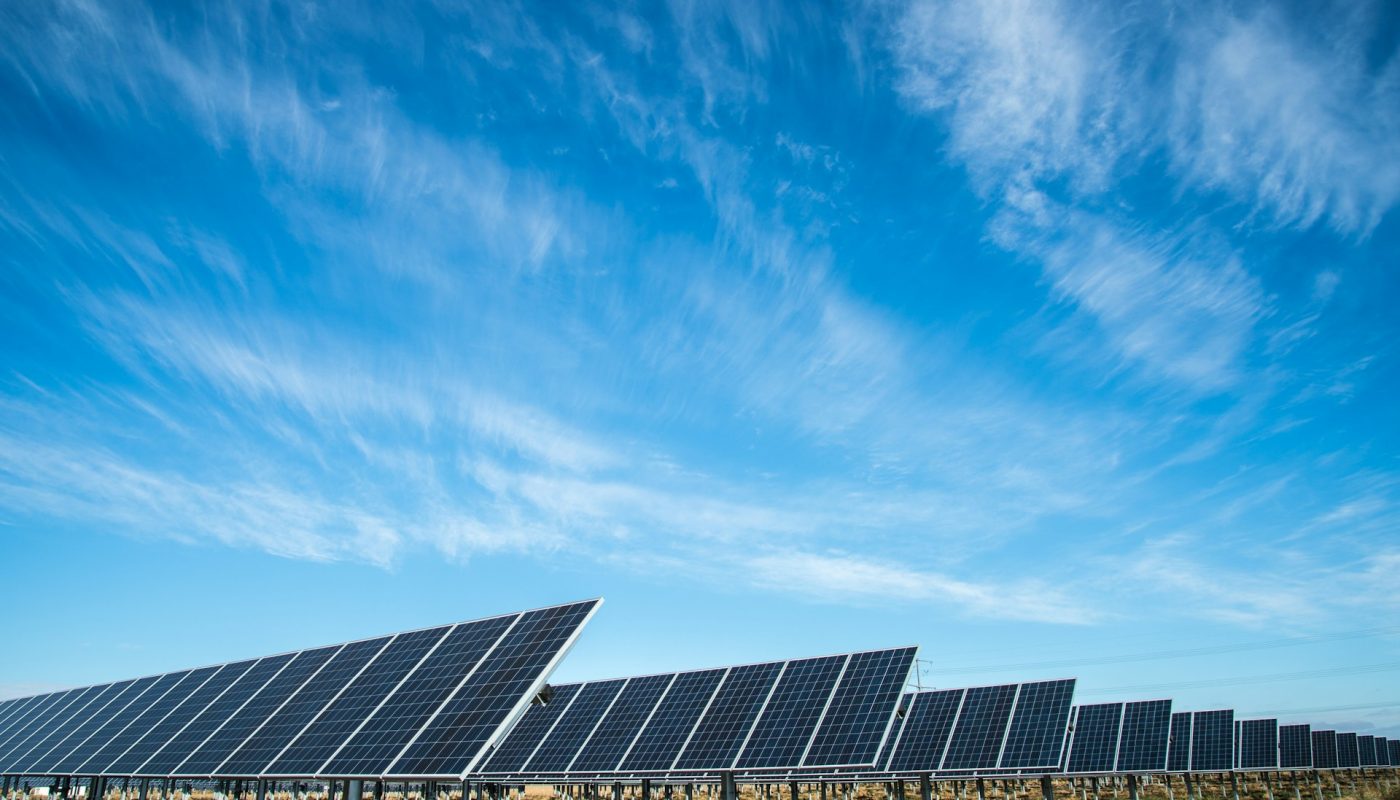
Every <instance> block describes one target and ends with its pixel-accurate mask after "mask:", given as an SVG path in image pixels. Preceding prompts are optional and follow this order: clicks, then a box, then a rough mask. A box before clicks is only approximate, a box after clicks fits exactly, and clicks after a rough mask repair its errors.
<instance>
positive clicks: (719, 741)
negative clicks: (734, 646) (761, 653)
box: [675, 663, 783, 770]
mask: <svg viewBox="0 0 1400 800" xmlns="http://www.w3.org/2000/svg"><path fill="white" fill-rule="evenodd" d="M782 667H783V665H782V664H780V663H774V664H748V665H745V666H742V667H732V668H731V669H730V670H729V675H728V677H727V678H725V681H724V684H723V685H721V686H720V688H719V693H718V694H716V695H715V697H714V702H712V703H711V704H710V708H709V710H708V711H706V712H705V716H703V717H702V718H701V719H700V723H699V725H697V726H696V728H695V733H694V735H693V736H692V737H691V739H690V743H689V744H688V745H686V748H685V751H684V752H682V753H681V756H680V759H679V760H678V761H677V762H676V766H675V768H676V769H679V770H705V769H728V768H729V767H730V765H731V764H732V763H733V762H734V757H735V756H736V755H738V753H739V748H740V747H741V746H742V745H743V740H744V737H745V736H746V735H747V734H748V732H749V728H750V727H752V726H753V723H754V720H756V719H757V718H758V712H759V710H760V709H761V708H762V707H763V703H764V701H765V700H766V699H767V698H768V694H769V691H770V690H771V689H772V688H773V686H774V682H775V681H776V680H777V679H778V673H779V672H780V671H781V670H782Z"/></svg>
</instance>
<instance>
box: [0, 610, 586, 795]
mask: <svg viewBox="0 0 1400 800" xmlns="http://www.w3.org/2000/svg"><path fill="white" fill-rule="evenodd" d="M599 602H600V601H597V600H594V601H587V602H584V603H574V604H569V605H565V606H555V607H552V608H547V609H537V610H535V611H527V612H517V613H514V614H509V615H502V616H500V617H493V618H489V619H486V620H475V621H472V622H465V623H459V624H457V625H448V626H441V627H438V628H432V629H425V630H420V631H410V632H407V633H403V634H396V635H393V636H388V637H380V638H376V639H367V640H362V641H358V642H350V643H347V644H343V645H334V646H331V647H323V648H317V649H314V650H305V651H301V652H297V653H287V654H283V655H280V656H270V657H268V658H264V659H254V660H248V661H242V662H236V663H231V664H221V665H214V666H210V667H204V668H200V669H196V670H182V671H177V672H170V673H166V674H163V675H153V676H148V677H144V678H138V679H134V680H129V681H122V682H118V683H112V684H103V685H100V686H89V687H83V688H81V689H74V690H67V691H64V692H55V693H50V694H47V695H38V696H35V697H29V698H20V699H17V700H13V701H8V702H6V701H0V759H3V761H0V766H3V767H8V771H7V773H6V774H9V775H80V776H86V775H96V774H100V775H107V776H118V777H120V776H133V777H187V778H204V777H258V776H262V775H274V776H278V777H282V776H287V777H316V776H325V775H326V774H327V773H326V772H325V771H324V766H326V765H327V764H329V763H331V762H335V761H336V759H337V758H339V757H341V756H342V755H343V756H344V757H345V758H344V759H342V760H341V761H339V762H337V763H339V764H341V765H346V764H348V765H352V766H356V767H363V768H364V769H365V770H366V771H365V772H360V773H350V774H349V775H347V773H345V772H339V773H336V776H337V777H370V778H378V777H382V776H383V769H384V768H387V767H389V766H390V765H399V766H401V767H403V768H406V769H414V768H415V767H417V766H419V765H427V766H428V767H431V768H432V769H435V770H436V769H444V770H447V771H446V772H429V773H427V774H422V775H420V774H418V773H409V775H408V776H407V777H421V778H443V777H449V778H450V777H462V775H463V773H462V772H458V771H456V770H458V769H461V770H466V769H470V768H471V766H472V765H473V764H475V762H476V761H477V760H479V759H480V757H481V756H482V755H483V754H484V753H485V752H486V749H487V747H488V746H489V745H491V744H493V743H494V741H495V740H496V739H497V738H499V736H500V735H501V733H502V731H504V730H505V729H506V728H507V727H508V726H509V724H510V723H511V722H512V721H513V720H514V719H515V718H516V717H518V716H519V715H520V714H521V713H523V712H524V710H525V707H526V706H527V704H528V703H529V699H530V696H531V695H532V694H533V692H534V691H537V690H538V688H539V687H540V686H541V685H543V682H544V680H545V678H546V677H547V676H548V672H549V670H551V669H553V667H554V666H555V665H556V664H557V663H558V661H559V659H560V658H562V656H563V654H564V652H565V651H566V650H567V648H568V646H569V645H571V644H572V643H573V641H574V639H575V638H576V636H577V633H578V631H579V630H580V628H581V626H582V625H583V624H584V623H585V622H586V621H587V619H588V618H589V617H590V616H591V615H592V613H593V612H594V610H595V609H596V608H597V606H598V604H599ZM357 737H358V738H357ZM356 748H358V749H356ZM414 748H417V749H416V750H415V749H414ZM405 759H408V760H407V761H406V760H405ZM10 765H13V766H10ZM274 765H275V767H276V769H277V770H279V772H275V773H269V772H268V771H267V770H268V769H269V767H271V766H274ZM293 770H298V771H297V772H293ZM394 777H404V776H401V775H396V776H394Z"/></svg>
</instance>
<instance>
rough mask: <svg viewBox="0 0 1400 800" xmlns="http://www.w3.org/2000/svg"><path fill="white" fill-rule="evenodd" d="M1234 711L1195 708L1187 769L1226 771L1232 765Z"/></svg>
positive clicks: (1233, 760)
mask: <svg viewBox="0 0 1400 800" xmlns="http://www.w3.org/2000/svg"><path fill="white" fill-rule="evenodd" d="M1234 749H1235V712H1234V711H1230V710H1224V711H1197V712H1195V716H1194V717H1193V718H1192V720H1191V771H1192V772H1228V771H1230V770H1231V769H1232V768H1233V767H1234V762H1235V758H1234Z"/></svg>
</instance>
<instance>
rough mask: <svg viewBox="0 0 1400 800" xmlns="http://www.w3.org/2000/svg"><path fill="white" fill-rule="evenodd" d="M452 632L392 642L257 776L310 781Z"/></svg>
mask: <svg viewBox="0 0 1400 800" xmlns="http://www.w3.org/2000/svg"><path fill="white" fill-rule="evenodd" d="M452 628H453V626H451V625H445V626H442V627H438V628H427V629H424V630H418V631H411V632H409V633H405V634H400V635H398V636H395V637H393V641H391V642H390V643H389V645H388V646H386V647H385V648H384V650H383V651H382V652H380V653H379V654H378V655H377V656H376V657H375V658H374V659H373V661H372V662H371V663H370V664H369V665H367V666H366V667H365V669H364V671H363V672H362V673H360V674H359V675H358V676H357V677H355V679H354V680H353V681H351V682H350V683H349V684H347V685H346V686H345V687H344V690H343V691H342V692H341V693H340V695H339V696H337V697H336V698H335V699H334V700H333V701H331V702H329V703H327V704H326V705H325V706H324V707H322V709H321V711H320V712H319V714H318V715H317V716H316V717H315V719H314V720H312V721H311V722H310V723H308V724H307V726H306V727H305V728H304V729H302V730H301V731H300V732H299V733H298V734H297V735H296V737H295V738H294V739H293V740H292V741H291V742H290V743H289V744H288V745H287V746H286V747H285V748H284V749H283V750H282V752H281V753H280V754H279V755H278V756H277V757H276V759H275V760H273V761H272V763H270V764H268V765H267V766H266V767H264V769H263V770H262V774H264V775H277V776H311V775H315V774H316V771H317V770H318V769H320V767H321V765H322V764H325V763H326V762H327V761H329V760H330V758H331V756H333V755H335V751H336V750H338V749H339V748H340V745H341V744H343V743H344V742H345V741H346V740H347V739H349V738H350V736H351V735H352V734H354V733H355V732H356V730H358V729H359V727H360V726H361V725H362V724H363V723H364V722H365V721H366V720H368V719H369V717H370V715H372V714H373V713H374V710H375V709H377V708H378V707H379V705H380V704H381V703H382V702H384V700H385V699H386V698H387V697H388V696H389V694H390V692H392V691H393V690H394V688H395V687H397V686H398V685H399V684H400V683H401V682H402V681H403V679H404V678H406V677H407V676H408V674H409V673H410V672H412V671H413V669H414V668H415V667H417V666H418V664H419V663H420V662H421V661H422V660H423V659H424V658H425V657H426V656H427V655H428V653H430V652H432V650H433V648H434V647H436V646H437V645H438V644H439V643H440V642H441V641H442V640H443V639H444V638H445V637H446V636H447V634H448V632H449V631H451V630H452Z"/></svg>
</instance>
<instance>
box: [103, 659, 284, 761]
mask: <svg viewBox="0 0 1400 800" xmlns="http://www.w3.org/2000/svg"><path fill="white" fill-rule="evenodd" d="M256 663H257V662H256V661H239V662H235V663H233V664H225V665H223V666H221V667H219V668H218V669H217V671H216V672H215V673H214V674H213V675H211V676H210V677H209V679H208V680H206V681H205V682H204V683H203V684H201V685H200V686H199V688H198V689H195V690H194V691H193V692H191V693H190V695H189V696H188V697H186V698H185V699H184V701H183V702H181V703H180V704H179V705H178V706H176V707H175V708H174V709H172V710H171V711H170V713H169V714H167V715H166V716H165V718H164V719H162V720H160V721H159V722H157V723H156V724H155V725H152V726H151V727H150V728H148V729H147V730H146V731H145V732H144V733H142V734H141V735H140V737H139V738H138V739H137V740H136V741H135V742H134V743H133V744H132V745H131V747H130V748H129V749H128V750H127V751H126V752H125V753H122V754H121V755H120V756H118V757H117V758H115V759H113V760H112V761H111V762H110V763H108V764H107V765H106V767H104V768H103V769H102V772H103V774H107V775H132V774H136V773H137V771H138V770H140V768H141V767H142V766H143V765H145V764H146V762H148V761H150V760H151V759H152V758H153V757H154V756H155V755H156V754H157V753H158V752H159V751H160V750H161V749H162V748H163V747H164V746H165V745H167V744H172V743H174V742H175V741H176V740H177V739H178V737H179V736H180V734H182V733H183V732H184V731H185V730H187V729H188V728H189V727H190V726H191V725H192V723H193V721H194V720H195V719H196V718H197V717H198V716H199V715H200V714H201V713H202V712H203V711H204V710H205V709H207V708H209V707H210V706H211V705H212V704H213V703H214V702H216V701H217V700H218V699H219V697H220V696H222V695H223V694H224V692H225V691H227V690H228V688H229V687H230V686H232V685H233V684H234V682H235V681H237V680H238V679H239V678H241V677H243V675H244V674H245V673H246V672H247V671H248V670H249V669H250V668H252V666H253V665H254V664H256Z"/></svg>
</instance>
